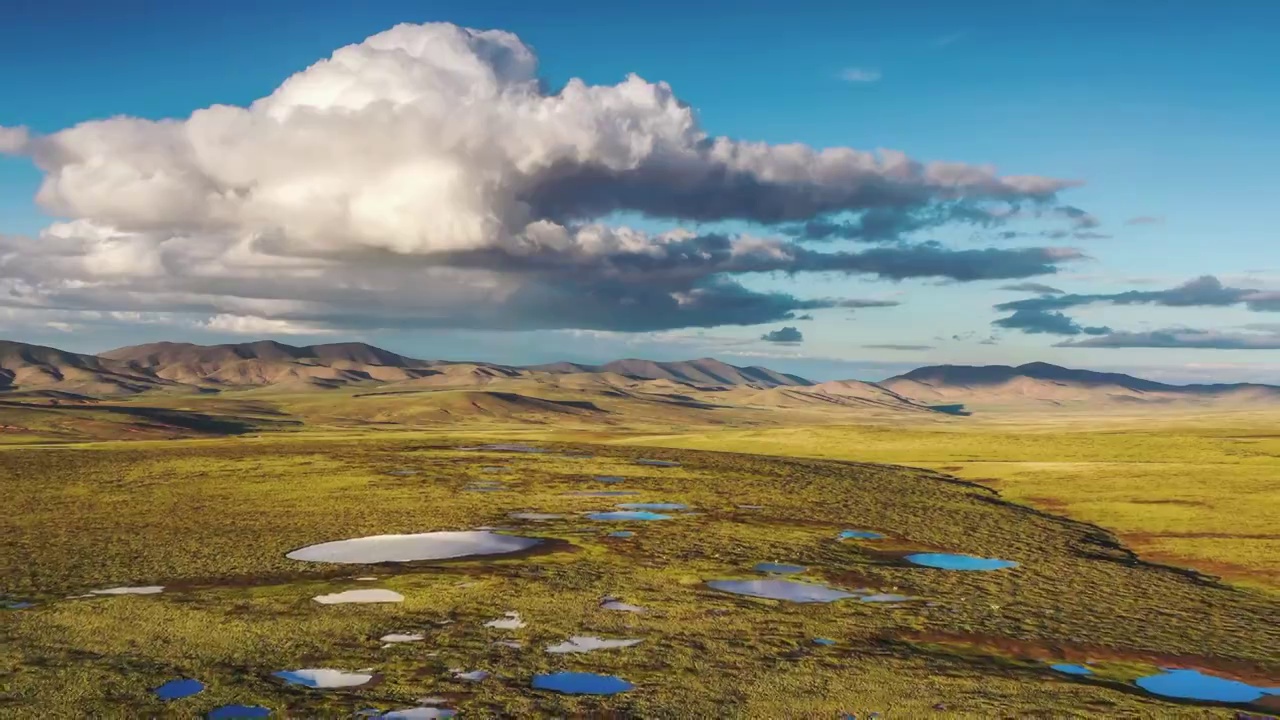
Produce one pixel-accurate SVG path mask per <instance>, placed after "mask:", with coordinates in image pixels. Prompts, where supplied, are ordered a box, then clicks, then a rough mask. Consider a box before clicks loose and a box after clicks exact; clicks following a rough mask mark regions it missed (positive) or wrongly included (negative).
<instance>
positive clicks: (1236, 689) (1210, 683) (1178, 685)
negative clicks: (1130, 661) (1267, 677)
mask: <svg viewBox="0 0 1280 720" xmlns="http://www.w3.org/2000/svg"><path fill="white" fill-rule="evenodd" d="M1135 684H1136V685H1137V686H1138V687H1140V688H1142V689H1143V690H1146V691H1147V692H1149V693H1152V694H1154V695H1161V696H1164V697H1171V698H1182V699H1186V700H1206V701H1211V702H1226V703H1251V702H1255V701H1257V700H1260V699H1261V698H1262V696H1264V695H1280V687H1271V688H1266V687H1257V686H1255V685H1250V684H1248V683H1243V682H1240V681H1239V680H1228V679H1226V678H1220V677H1215V676H1213V675H1206V674H1204V673H1202V672H1200V671H1199V670H1189V669H1179V668H1162V671H1161V673H1160V674H1159V675H1149V676H1147V677H1144V678H1139V679H1138V680H1136V681H1135Z"/></svg>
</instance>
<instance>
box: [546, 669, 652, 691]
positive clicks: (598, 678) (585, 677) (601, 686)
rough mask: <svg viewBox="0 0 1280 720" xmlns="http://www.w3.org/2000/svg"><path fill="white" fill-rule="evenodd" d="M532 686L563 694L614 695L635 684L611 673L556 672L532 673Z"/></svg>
mask: <svg viewBox="0 0 1280 720" xmlns="http://www.w3.org/2000/svg"><path fill="white" fill-rule="evenodd" d="M533 687H534V689H535V690H550V691H552V692H558V693H563V694H565V695H616V694H618V693H624V692H626V691H628V690H630V689H632V688H634V687H635V686H634V685H632V684H631V683H629V682H627V681H626V680H623V679H622V678H620V677H615V676H613V675H596V674H595V673H580V672H556V673H550V674H547V675H534V676H533Z"/></svg>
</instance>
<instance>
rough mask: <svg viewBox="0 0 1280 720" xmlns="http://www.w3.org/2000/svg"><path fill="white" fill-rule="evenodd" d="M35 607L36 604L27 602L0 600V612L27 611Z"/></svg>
mask: <svg viewBox="0 0 1280 720" xmlns="http://www.w3.org/2000/svg"><path fill="white" fill-rule="evenodd" d="M35 606H36V604H35V603H33V602H27V601H26V600H0V610H26V609H27V608H30V607H35Z"/></svg>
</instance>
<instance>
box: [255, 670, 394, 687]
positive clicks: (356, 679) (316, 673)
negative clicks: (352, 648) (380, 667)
mask: <svg viewBox="0 0 1280 720" xmlns="http://www.w3.org/2000/svg"><path fill="white" fill-rule="evenodd" d="M271 674H272V675H274V676H275V677H277V678H280V679H281V680H283V681H285V682H286V683H289V684H290V685H301V686H303V687H309V688H317V689H321V690H323V689H328V688H346V687H359V686H361V685H367V684H369V683H371V682H373V679H374V677H376V676H375V675H373V674H372V673H361V672H347V671H346V670H333V669H330V668H303V669H301V670H281V671H279V672H274V673H271Z"/></svg>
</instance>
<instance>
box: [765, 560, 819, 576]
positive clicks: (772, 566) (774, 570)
mask: <svg viewBox="0 0 1280 720" xmlns="http://www.w3.org/2000/svg"><path fill="white" fill-rule="evenodd" d="M751 569H752V570H755V571H756V572H761V573H769V574H770V575H794V574H796V573H802V572H804V571H805V570H806V568H805V566H803V565H788V564H786V563H771V562H762V563H756V566H755V567H753V568H751Z"/></svg>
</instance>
